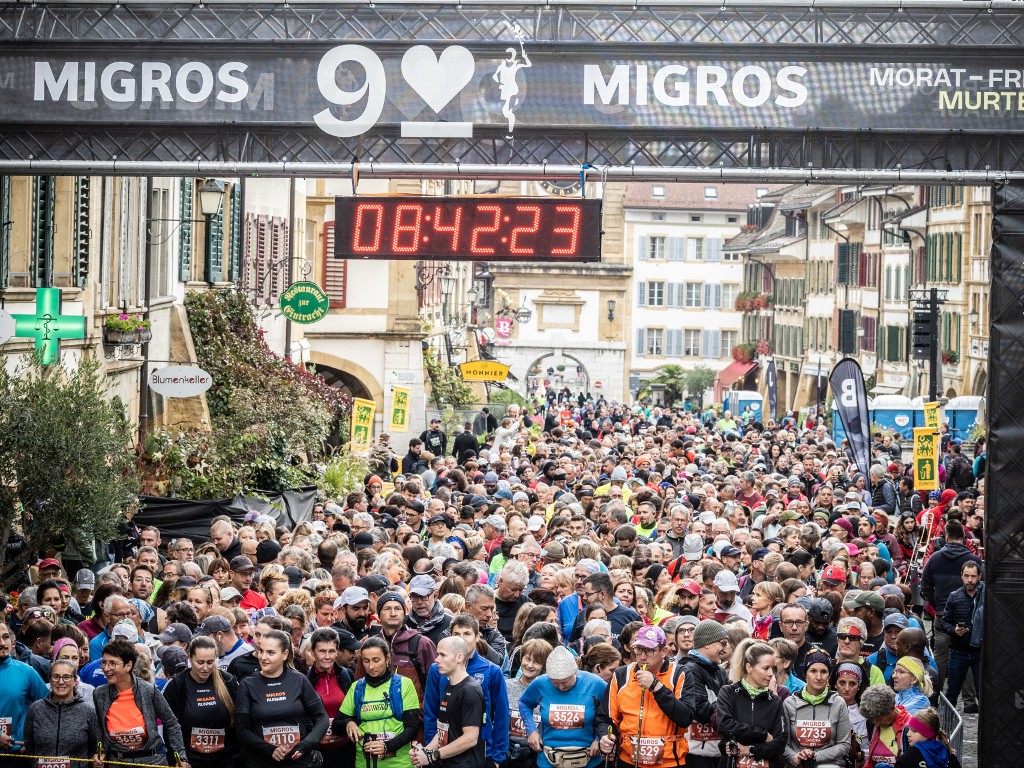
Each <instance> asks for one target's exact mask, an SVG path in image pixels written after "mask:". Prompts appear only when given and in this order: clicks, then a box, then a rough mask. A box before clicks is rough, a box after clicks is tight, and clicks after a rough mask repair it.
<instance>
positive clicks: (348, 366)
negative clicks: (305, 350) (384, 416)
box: [309, 349, 384, 414]
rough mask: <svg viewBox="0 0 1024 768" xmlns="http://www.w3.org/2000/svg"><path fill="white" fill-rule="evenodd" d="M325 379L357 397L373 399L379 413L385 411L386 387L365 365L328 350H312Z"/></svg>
mask: <svg viewBox="0 0 1024 768" xmlns="http://www.w3.org/2000/svg"><path fill="white" fill-rule="evenodd" d="M309 359H310V362H312V363H313V364H314V365H315V366H316V369H317V373H318V374H320V375H322V376H323V378H324V380H325V381H327V383H328V384H330V385H331V386H337V387H339V388H340V389H343V390H345V391H346V392H347V393H348V394H350V395H353V396H355V397H362V398H365V399H367V400H373V402H374V403H376V404H377V413H378V414H381V413H383V412H384V388H383V387H382V386H381V385H380V382H379V381H377V377H376V376H374V375H373V374H372V373H370V372H369V371H368V370H366V369H365V368H363V366H361V365H358V364H357V363H353V362H352V361H351V360H345V359H344V358H341V357H337V356H336V355H329V354H327V353H326V352H318V351H317V350H315V349H314V350H311V351H310V355H309Z"/></svg>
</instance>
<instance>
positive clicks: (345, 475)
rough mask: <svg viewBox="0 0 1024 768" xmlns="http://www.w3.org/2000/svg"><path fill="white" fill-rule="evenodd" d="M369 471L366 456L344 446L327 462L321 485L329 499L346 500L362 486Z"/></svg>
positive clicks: (321, 477)
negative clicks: (346, 497)
mask: <svg viewBox="0 0 1024 768" xmlns="http://www.w3.org/2000/svg"><path fill="white" fill-rule="evenodd" d="M369 469H370V467H369V464H368V463H367V461H366V457H365V456H361V455H360V454H358V453H353V452H352V451H351V450H349V448H348V446H343V447H342V448H341V449H340V450H339V451H337V452H336V453H335V454H334V455H333V456H331V457H330V458H329V459H328V460H327V464H326V466H325V467H324V470H323V473H322V474H321V476H320V483H319V485H320V487H321V488H322V489H323V490H324V492H325V493H326V494H327V496H328V497H330V498H333V499H341V500H344V498H345V496H347V495H348V494H350V493H352V492H353V491H355V490H356V489H357V488H358V487H360V486H361V484H362V482H363V478H364V477H366V475H367V474H368V473H369Z"/></svg>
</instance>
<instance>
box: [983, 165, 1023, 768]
mask: <svg viewBox="0 0 1024 768" xmlns="http://www.w3.org/2000/svg"><path fill="white" fill-rule="evenodd" d="M992 207H993V211H992V294H991V298H990V302H991V304H990V307H991V318H992V319H991V325H990V334H991V336H990V343H989V352H988V370H989V378H988V393H987V394H988V397H987V398H986V403H987V405H988V408H987V410H988V445H987V448H988V461H987V464H986V472H985V539H984V543H985V616H984V620H983V632H984V634H983V649H982V654H981V691H984V693H983V695H980V696H979V697H978V698H979V700H980V703H981V718H980V722H979V725H978V765H983V766H985V768H1010V767H1011V766H1013V767H1014V768H1016V766H1018V765H1020V750H1021V739H1020V736H1019V733H1020V714H1021V708H1022V706H1024V656H1021V654H1020V653H1015V652H1012V650H1011V649H1014V648H1020V647H1021V646H1022V645H1024V614H1022V613H1021V610H1020V601H1021V594H1022V593H1024V581H1022V579H1021V575H1022V574H1024V515H1021V513H1020V508H1021V495H1020V492H1021V488H1022V487H1024V464H1022V463H1021V459H1020V448H1021V441H1022V440H1024V389H1022V383H1024V382H1022V378H1021V371H1022V370H1024V185H1021V184H1020V183H1017V184H1008V183H999V184H996V185H995V188H994V189H993V191H992ZM979 480H980V478H979ZM1007 651H1010V652H1007ZM981 691H979V693H980V692H981ZM1007 734H1018V735H1014V736H1012V737H1009V738H1008V737H1007Z"/></svg>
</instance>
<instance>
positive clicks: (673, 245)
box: [668, 237, 686, 261]
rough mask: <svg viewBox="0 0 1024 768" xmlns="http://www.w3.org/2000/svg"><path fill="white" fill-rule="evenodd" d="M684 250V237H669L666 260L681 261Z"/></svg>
mask: <svg viewBox="0 0 1024 768" xmlns="http://www.w3.org/2000/svg"><path fill="white" fill-rule="evenodd" d="M685 250H686V238H685V237H670V238H669V239H668V260H669V261H682V260H683V256H684V252H685Z"/></svg>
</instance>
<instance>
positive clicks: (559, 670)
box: [544, 645, 579, 680]
mask: <svg viewBox="0 0 1024 768" xmlns="http://www.w3.org/2000/svg"><path fill="white" fill-rule="evenodd" d="M544 671H545V672H547V675H548V678H550V679H551V680H568V679H569V678H570V677H572V676H573V675H575V674H576V673H577V672H578V671H579V668H578V667H577V666H576V658H575V657H574V656H573V655H572V653H570V652H569V651H568V650H567V649H566V648H565V646H563V645H560V646H558V647H557V648H555V649H554V650H553V651H551V653H550V654H548V661H547V664H546V665H545V667H544Z"/></svg>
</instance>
